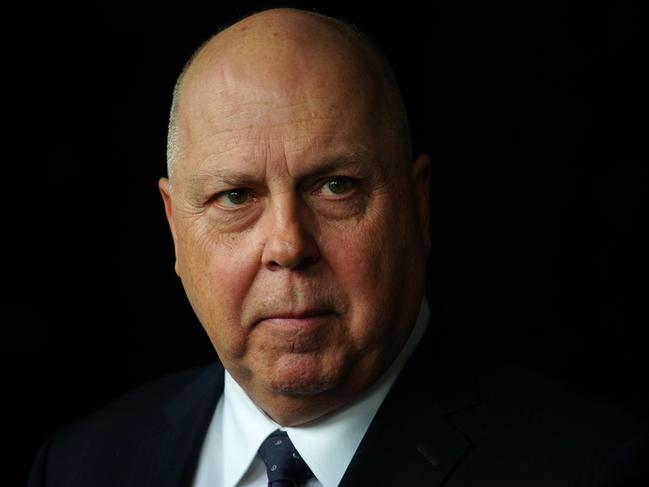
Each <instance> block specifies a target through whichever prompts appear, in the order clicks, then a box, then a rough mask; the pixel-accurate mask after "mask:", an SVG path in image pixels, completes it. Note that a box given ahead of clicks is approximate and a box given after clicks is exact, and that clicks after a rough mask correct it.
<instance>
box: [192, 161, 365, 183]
mask: <svg viewBox="0 0 649 487" xmlns="http://www.w3.org/2000/svg"><path fill="white" fill-rule="evenodd" d="M363 161H367V153H365V152H354V153H350V154H342V155H338V156H334V157H327V158H323V159H321V160H319V161H317V162H315V163H313V164H312V166H313V169H312V170H309V171H308V172H307V174H305V175H304V177H303V179H306V178H317V177H318V176H323V175H325V174H330V173H332V172H335V171H340V170H349V169H350V168H353V167H359V166H360V165H361V163H362V162H363ZM211 181H219V182H222V183H226V184H229V185H231V186H248V185H251V184H254V183H258V182H259V181H258V178H257V177H255V176H254V175H253V174H250V173H247V172H239V171H237V170H232V169H220V168H215V167H212V168H207V169H202V170H200V171H199V172H197V173H196V174H192V175H191V176H190V177H189V181H188V184H187V186H188V188H189V189H190V190H192V189H194V190H197V189H198V188H200V187H202V186H203V185H204V184H205V183H207V182H211Z"/></svg>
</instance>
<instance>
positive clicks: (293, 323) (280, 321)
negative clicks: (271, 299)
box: [261, 313, 334, 328]
mask: <svg viewBox="0 0 649 487" xmlns="http://www.w3.org/2000/svg"><path fill="white" fill-rule="evenodd" d="M333 316H334V315H333V313H326V314H321V315H315V316H309V317H305V318H266V319H265V320H262V321H261V322H262V323H268V324H269V325H273V326H278V327H283V328H303V327H304V328H308V327H314V326H318V325H322V324H324V323H325V322H327V321H329V320H331V318H332V317H333Z"/></svg>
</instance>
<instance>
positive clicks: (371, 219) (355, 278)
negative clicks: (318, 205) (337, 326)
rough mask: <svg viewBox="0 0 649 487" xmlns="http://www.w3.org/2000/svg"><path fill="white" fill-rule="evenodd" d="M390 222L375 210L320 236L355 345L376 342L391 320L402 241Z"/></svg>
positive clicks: (384, 213)
mask: <svg viewBox="0 0 649 487" xmlns="http://www.w3.org/2000/svg"><path fill="white" fill-rule="evenodd" d="M393 220H394V219H393V218H391V215H390V214H389V213H386V212H385V210H383V211H380V210H377V211H374V212H373V214H372V215H365V217H364V218H363V219H361V220H359V221H357V222H355V224H354V225H350V226H348V227H346V228H344V229H343V228H329V229H327V231H325V232H323V239H322V247H323V253H324V254H325V255H326V256H327V260H328V262H329V265H330V267H331V269H332V272H333V273H334V275H335V278H336V282H337V283H338V284H339V285H340V287H342V288H343V289H344V292H345V294H347V296H348V298H349V301H350V303H351V304H352V307H351V316H350V317H349V323H350V330H349V332H350V333H351V334H352V336H353V337H354V340H355V341H357V342H358V343H368V342H372V341H375V340H377V339H378V338H379V337H380V335H381V329H382V326H383V324H384V323H387V322H389V321H390V318H391V313H392V309H391V308H392V302H393V299H395V294H396V292H395V290H396V288H397V287H398V286H399V283H400V280H399V275H398V273H399V269H398V258H399V257H398V256H399V254H400V251H399V249H398V246H399V242H400V241H401V239H402V238H403V237H402V236H401V237H400V236H399V233H400V230H399V229H398V228H394V223H393Z"/></svg>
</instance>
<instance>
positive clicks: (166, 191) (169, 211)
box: [158, 178, 180, 277]
mask: <svg viewBox="0 0 649 487" xmlns="http://www.w3.org/2000/svg"><path fill="white" fill-rule="evenodd" d="M158 188H159V189H160V194H161V195H162V201H163V202H164V205H165V214H166V215H167V223H169V228H170V229H171V237H172V238H173V241H174V256H175V263H174V270H175V271H176V274H177V275H178V276H179V277H180V272H179V270H178V237H177V236H176V227H175V226H174V218H173V201H172V200H171V185H170V184H169V180H168V179H167V178H160V181H158Z"/></svg>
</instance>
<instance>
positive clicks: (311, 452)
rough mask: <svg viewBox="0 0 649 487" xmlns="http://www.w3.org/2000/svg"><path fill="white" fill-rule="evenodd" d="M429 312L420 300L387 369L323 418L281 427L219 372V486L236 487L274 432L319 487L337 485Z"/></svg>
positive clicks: (425, 324)
mask: <svg viewBox="0 0 649 487" xmlns="http://www.w3.org/2000/svg"><path fill="white" fill-rule="evenodd" d="M429 316H430V311H429V308H428V303H427V302H426V299H425V298H424V299H423V300H422V303H421V307H420V309H419V315H418V316H417V321H416V323H415V326H414V327H413V329H412V331H411V332H410V336H409V337H408V340H407V341H406V343H405V345H404V347H403V349H402V350H401V352H400V353H399V355H397V358H396V359H395V360H394V362H393V363H392V365H390V367H389V368H388V369H387V370H386V372H384V374H383V375H382V376H381V377H380V378H379V379H378V380H377V381H376V382H375V383H374V384H373V385H372V386H371V387H369V388H368V389H367V390H366V391H365V392H363V394H362V395H361V396H360V397H359V398H358V399H356V400H354V401H353V402H351V403H349V404H347V405H345V406H343V407H341V408H339V409H337V410H336V411H333V412H332V413H329V414H327V415H326V416H325V417H323V418H321V419H318V420H316V421H312V422H309V423H306V424H302V425H299V426H291V427H285V428H282V427H281V426H279V425H278V424H277V423H276V422H275V421H273V420H272V419H271V418H270V417H269V416H268V415H266V414H265V413H264V412H263V411H262V410H261V409H260V408H259V407H257V405H256V404H255V403H254V402H253V401H252V400H251V399H250V398H249V397H248V395H247V394H246V393H245V391H244V390H243V389H242V388H241V386H239V384H237V382H236V381H235V380H234V379H233V378H232V376H231V375H230V374H229V373H228V371H227V370H226V371H225V388H224V392H223V394H224V410H223V414H224V417H223V420H224V425H223V444H224V445H227V446H228V447H227V450H226V451H224V454H225V455H226V461H225V462H224V480H225V485H236V483H237V482H238V481H239V480H240V479H241V478H242V477H243V475H244V474H245V473H246V471H247V470H248V468H249V467H250V464H251V463H252V462H253V460H254V459H255V457H256V455H257V450H258V449H259V447H260V445H261V443H262V442H263V441H264V440H265V439H266V437H267V436H268V435H269V434H270V433H272V432H273V431H275V430H276V429H281V430H284V431H286V432H287V433H288V436H289V438H290V439H291V441H292V442H293V445H294V446H295V448H296V449H297V451H298V452H299V454H300V455H301V456H302V458H303V459H304V461H306V463H307V464H308V465H309V467H310V468H311V471H312V472H313V474H314V475H315V476H316V478H317V479H318V480H319V481H320V483H321V484H322V485H323V487H334V486H337V485H338V484H339V483H340V480H341V479H342V477H343V475H344V473H345V470H347V467H348V466H349V463H350V462H351V460H352V457H353V456H354V453H355V452H356V449H357V448H358V445H359V444H360V442H361V440H362V439H363V436H364V435H365V432H366V431H367V429H368V428H369V426H370V423H371V422H372V419H374V415H375V414H376V412H377V411H378V409H379V407H380V406H381V403H382V402H383V400H384V399H385V396H386V395H387V394H388V392H389V390H390V388H391V387H392V385H393V384H394V382H395V380H396V379H397V376H398V375H399V372H401V369H402V368H403V366H404V365H405V363H406V361H407V360H408V358H409V357H410V355H411V354H412V352H413V351H414V349H415V347H416V346H417V344H418V343H419V341H420V340H421V338H422V336H423V335H424V333H425V331H426V327H427V324H428V319H429Z"/></svg>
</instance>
